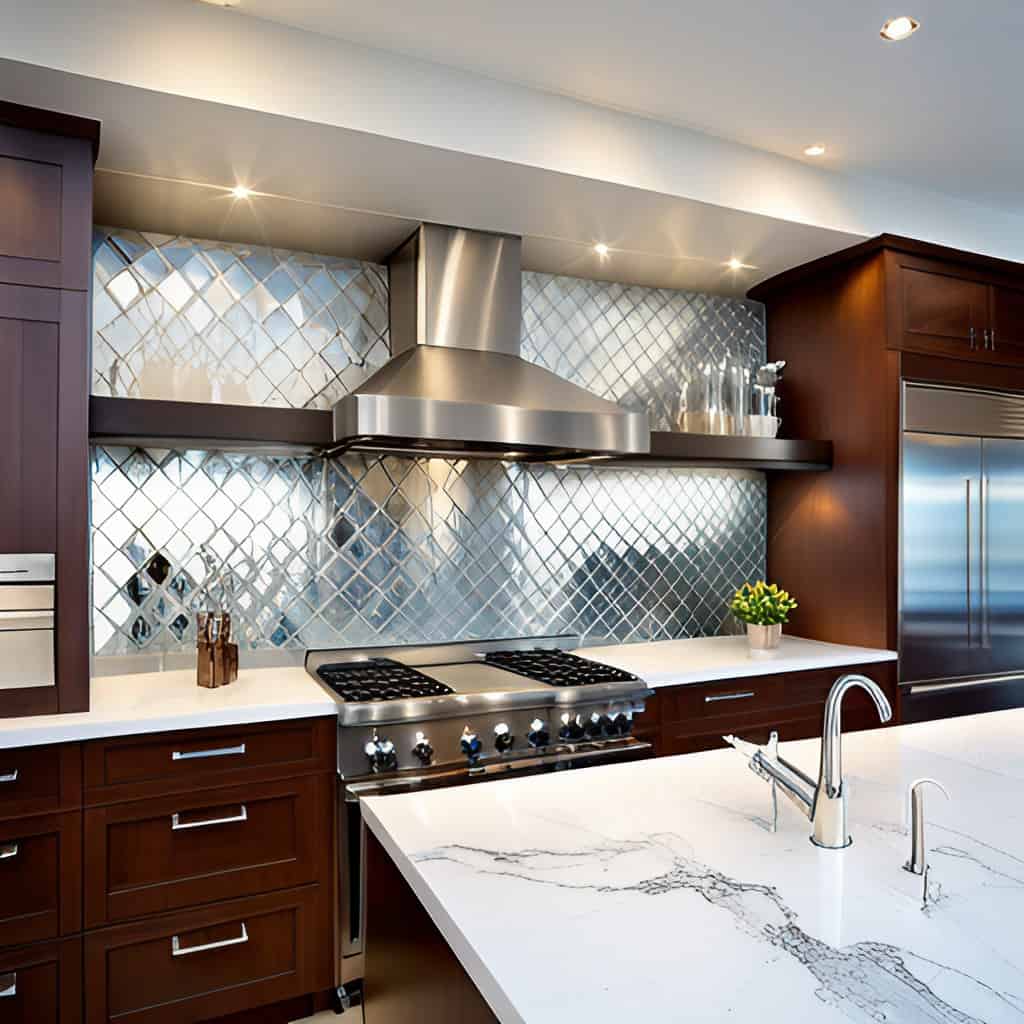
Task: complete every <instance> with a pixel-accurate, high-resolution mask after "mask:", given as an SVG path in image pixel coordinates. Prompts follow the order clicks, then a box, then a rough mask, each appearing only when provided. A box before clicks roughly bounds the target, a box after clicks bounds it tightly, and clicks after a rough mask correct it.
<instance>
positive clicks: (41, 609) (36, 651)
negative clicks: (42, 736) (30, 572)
mask: <svg viewBox="0 0 1024 1024" xmlns="http://www.w3.org/2000/svg"><path fill="white" fill-rule="evenodd" d="M2 578H3V577H0V579H2ZM53 685H54V666H53V586H52V585H50V584H41V585H38V586H37V585H34V584H33V585H26V584H13V585H10V586H4V585H2V584H0V690H7V689H14V688H20V687H26V686H53Z"/></svg>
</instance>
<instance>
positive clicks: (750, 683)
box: [635, 662, 899, 757]
mask: <svg viewBox="0 0 1024 1024" xmlns="http://www.w3.org/2000/svg"><path fill="white" fill-rule="evenodd" d="M846 672H859V673H862V674H863V675H866V676H868V677H869V678H870V679H873V680H874V681H875V682H876V683H878V685H879V686H881V687H882V689H883V690H884V691H885V694H886V696H887V697H888V698H889V702H890V703H891V704H892V707H893V715H894V721H898V720H899V692H898V687H897V683H896V664H895V662H878V663H876V664H871V665H855V666H848V667H842V666H839V667H836V668H825V669H813V670H810V671H806V672H784V673H777V674H775V675H762V676H750V677H746V678H741V679H727V680H723V681H720V682H714V683H694V684H688V685H684V686H665V687H661V688H659V689H658V690H656V691H655V694H654V697H652V698H651V699H650V700H649V701H648V707H647V710H646V711H644V713H643V714H642V715H640V716H639V717H638V719H637V722H636V730H635V731H636V734H637V736H638V737H640V738H642V739H646V740H649V741H651V742H653V743H654V747H655V753H656V754H657V755H658V756H659V757H663V756H667V755H672V754H692V753H694V752H696V751H698V750H714V749H716V748H718V747H723V746H725V745H726V744H725V742H724V740H723V739H722V736H723V735H726V734H728V733H735V734H737V735H739V736H742V737H743V738H744V739H748V740H751V741H752V742H756V743H764V742H766V741H767V739H768V734H769V733H770V732H771V731H772V730H775V731H777V732H778V734H779V738H780V739H781V740H799V739H808V738H809V737H812V736H820V735H821V729H822V720H823V717H824V710H825V698H826V697H827V695H828V691H829V690H830V689H831V688H832V684H833V683H834V682H835V681H836V679H838V678H839V677H840V676H841V675H843V674H845V673H846ZM881 724H882V723H881V722H880V721H879V720H878V713H877V712H876V711H875V708H874V705H873V704H872V703H871V700H870V698H869V697H868V696H867V694H865V693H863V692H861V691H859V690H854V691H851V692H850V693H849V694H847V697H846V699H845V701H844V702H843V727H844V730H850V729H871V728H876V727H878V726H880V725H881Z"/></svg>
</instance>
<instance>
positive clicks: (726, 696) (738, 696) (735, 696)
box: [704, 690, 754, 704]
mask: <svg viewBox="0 0 1024 1024" xmlns="http://www.w3.org/2000/svg"><path fill="white" fill-rule="evenodd" d="M753 696H754V691H753V690H746V691H745V692H743V693H716V694H713V695H712V696H710V697H705V698H704V703H705V704H714V703H715V702H716V701H720V700H743V699H744V698H746V697H753Z"/></svg>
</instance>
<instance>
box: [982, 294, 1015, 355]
mask: <svg viewBox="0 0 1024 1024" xmlns="http://www.w3.org/2000/svg"><path fill="white" fill-rule="evenodd" d="M989 309H990V315H989V338H988V341H989V353H990V355H991V356H992V358H993V359H994V360H995V361H996V362H1002V361H1003V360H1006V361H1007V362H1014V363H1024V284H1022V285H1021V287H1020V288H1009V287H1006V286H1005V285H993V286H992V291H991V305H990V307H989Z"/></svg>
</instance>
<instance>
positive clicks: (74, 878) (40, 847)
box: [0, 811, 82, 1018]
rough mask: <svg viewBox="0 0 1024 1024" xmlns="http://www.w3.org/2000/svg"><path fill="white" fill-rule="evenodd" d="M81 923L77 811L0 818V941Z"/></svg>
mask: <svg viewBox="0 0 1024 1024" xmlns="http://www.w3.org/2000/svg"><path fill="white" fill-rule="evenodd" d="M81 927H82V815H81V814H80V813H79V812H77V811H76V812H71V813H68V814H59V815H57V814H55V815H43V816H38V817H32V818H24V819H19V820H15V821H4V822H0V946H20V945H23V944H25V943H29V942H39V941H40V940H41V939H53V938H56V937H57V936H59V935H70V934H71V933H73V932H76V931H79V930H80V929H81ZM0 1018H2V1014H0Z"/></svg>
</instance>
